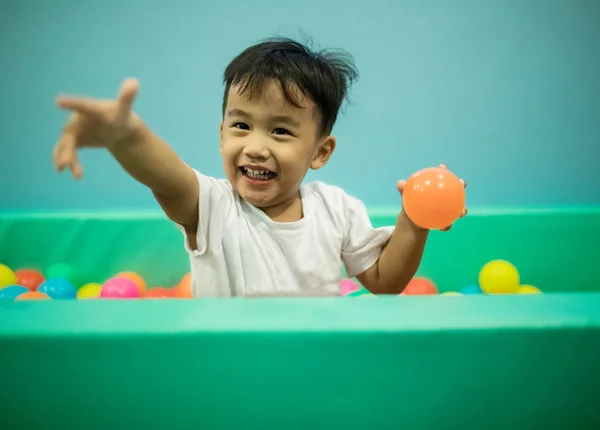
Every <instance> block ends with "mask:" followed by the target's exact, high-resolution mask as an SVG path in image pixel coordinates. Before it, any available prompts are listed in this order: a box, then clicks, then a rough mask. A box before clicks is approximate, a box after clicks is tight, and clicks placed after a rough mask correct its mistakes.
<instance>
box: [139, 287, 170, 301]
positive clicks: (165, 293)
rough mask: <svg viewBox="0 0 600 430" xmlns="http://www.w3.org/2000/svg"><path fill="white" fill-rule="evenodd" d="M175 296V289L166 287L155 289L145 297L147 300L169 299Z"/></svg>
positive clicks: (149, 291)
mask: <svg viewBox="0 0 600 430" xmlns="http://www.w3.org/2000/svg"><path fill="white" fill-rule="evenodd" d="M174 296H175V291H174V289H171V288H164V287H154V288H150V289H149V290H148V291H146V294H145V295H144V297H145V298H147V299H169V298H172V297H174Z"/></svg>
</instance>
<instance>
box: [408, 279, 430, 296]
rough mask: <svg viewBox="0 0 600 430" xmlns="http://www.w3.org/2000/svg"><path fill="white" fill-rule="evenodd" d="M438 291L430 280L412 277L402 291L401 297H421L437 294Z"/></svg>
mask: <svg viewBox="0 0 600 430" xmlns="http://www.w3.org/2000/svg"><path fill="white" fill-rule="evenodd" d="M437 293H438V289H437V287H436V286H435V284H434V283H433V281H431V280H430V279H427V278H423V277H418V276H417V277H414V278H413V279H411V281H410V282H409V283H408V285H407V286H406V288H405V289H404V292H403V293H402V294H403V295H406V296H422V295H433V294H437Z"/></svg>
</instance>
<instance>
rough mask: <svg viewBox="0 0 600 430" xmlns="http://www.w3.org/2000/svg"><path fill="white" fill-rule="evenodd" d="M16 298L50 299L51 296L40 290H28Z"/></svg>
mask: <svg viewBox="0 0 600 430" xmlns="http://www.w3.org/2000/svg"><path fill="white" fill-rule="evenodd" d="M15 300H50V296H49V295H48V294H46V293H41V292H39V291H27V292H26V293H23V294H21V295H19V296H17V297H16V298H15Z"/></svg>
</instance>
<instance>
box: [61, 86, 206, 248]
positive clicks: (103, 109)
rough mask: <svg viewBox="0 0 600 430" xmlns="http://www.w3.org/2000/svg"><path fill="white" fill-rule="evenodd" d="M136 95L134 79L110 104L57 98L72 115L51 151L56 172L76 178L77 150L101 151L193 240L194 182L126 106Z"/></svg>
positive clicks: (80, 171) (79, 173)
mask: <svg viewBox="0 0 600 430" xmlns="http://www.w3.org/2000/svg"><path fill="white" fill-rule="evenodd" d="M137 92H138V83H137V81H135V80H132V79H128V80H126V81H125V82H124V83H123V85H122V87H121V91H120V93H119V95H118V97H117V99H116V100H95V99H90V98H81V97H60V98H59V99H58V105H59V106H60V107H61V108H63V109H68V110H70V111H72V112H73V113H72V115H71V117H70V118H69V120H68V122H67V124H66V126H65V127H64V129H63V133H62V135H61V137H60V139H59V141H58V143H57V145H56V147H55V149H54V164H55V166H56V168H57V169H58V170H59V171H62V170H63V169H65V168H68V169H69V170H71V172H72V173H73V176H75V177H76V178H80V177H81V176H82V174H83V169H82V167H81V164H80V163H79V160H78V157H77V150H78V149H81V148H87V147H95V148H106V149H108V150H109V151H110V153H111V154H112V155H113V156H114V157H115V159H116V160H117V161H118V162H119V164H120V165H121V166H122V167H123V168H124V169H125V170H126V171H127V172H128V173H129V174H130V175H131V176H133V177H134V178H135V179H136V180H137V181H139V182H140V183H142V184H144V185H146V186H147V187H149V188H150V189H151V190H152V192H153V194H154V196H155V197H156V199H157V201H158V203H159V204H160V205H161V207H162V208H163V210H164V211H165V213H166V215H167V216H168V217H169V218H170V219H172V220H173V221H174V222H176V223H178V224H180V225H183V226H184V227H185V228H186V230H188V236H194V235H193V234H189V233H195V231H196V229H197V225H198V198H199V190H198V180H197V178H196V175H195V173H194V171H193V170H192V169H191V168H190V167H189V166H187V165H186V164H185V163H184V162H183V161H182V160H181V159H180V158H179V157H178V156H177V154H176V153H175V151H173V149H172V148H171V147H170V146H169V145H168V144H167V143H166V142H165V141H164V140H162V139H161V138H160V137H158V136H157V135H156V134H154V133H153V132H152V131H151V130H150V129H149V128H148V127H147V126H146V125H145V124H144V122H143V121H142V120H141V118H139V116H137V115H136V114H135V113H133V112H132V110H131V108H132V106H133V102H134V99H135V96H136V95H137Z"/></svg>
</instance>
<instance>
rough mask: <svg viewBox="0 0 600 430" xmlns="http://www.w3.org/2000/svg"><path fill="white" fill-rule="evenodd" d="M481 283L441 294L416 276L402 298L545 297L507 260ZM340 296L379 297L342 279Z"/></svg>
mask: <svg viewBox="0 0 600 430" xmlns="http://www.w3.org/2000/svg"><path fill="white" fill-rule="evenodd" d="M478 278H479V282H478V283H473V284H469V285H466V286H464V287H462V288H457V289H456V291H439V290H438V287H437V286H436V284H435V282H434V281H433V280H432V279H429V278H427V277H425V276H415V277H414V278H413V279H411V280H410V282H409V283H408V285H407V286H406V288H405V289H404V291H403V292H402V293H400V294H399V296H435V295H440V296H468V295H473V294H486V295H496V294H541V293H542V290H541V289H539V288H538V287H536V286H533V285H529V284H523V285H521V284H520V283H519V280H520V274H519V271H518V270H517V268H516V267H515V266H514V265H513V264H512V263H510V262H509V261H506V260H492V261H489V262H487V263H486V264H485V265H484V266H483V267H482V268H481V270H480V271H479V274H478ZM340 295H342V296H349V297H363V296H369V295H370V296H375V295H374V294H371V293H370V292H369V291H368V290H366V289H365V288H364V287H362V286H360V285H358V284H357V283H356V282H355V281H354V280H352V279H342V281H341V282H340Z"/></svg>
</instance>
